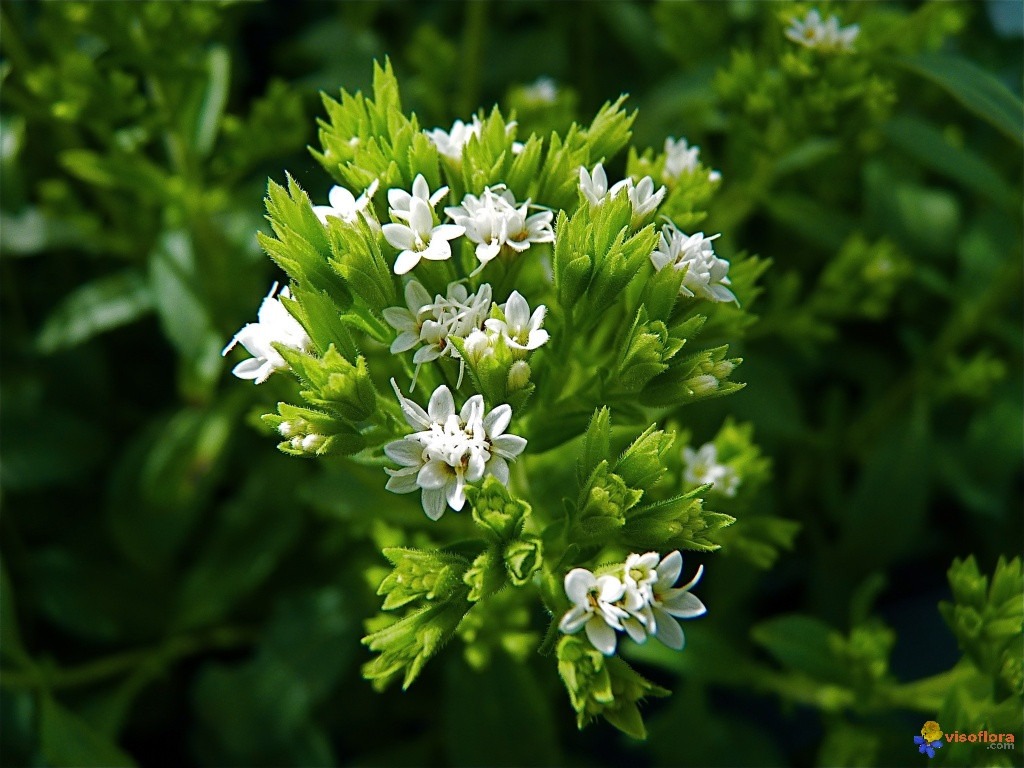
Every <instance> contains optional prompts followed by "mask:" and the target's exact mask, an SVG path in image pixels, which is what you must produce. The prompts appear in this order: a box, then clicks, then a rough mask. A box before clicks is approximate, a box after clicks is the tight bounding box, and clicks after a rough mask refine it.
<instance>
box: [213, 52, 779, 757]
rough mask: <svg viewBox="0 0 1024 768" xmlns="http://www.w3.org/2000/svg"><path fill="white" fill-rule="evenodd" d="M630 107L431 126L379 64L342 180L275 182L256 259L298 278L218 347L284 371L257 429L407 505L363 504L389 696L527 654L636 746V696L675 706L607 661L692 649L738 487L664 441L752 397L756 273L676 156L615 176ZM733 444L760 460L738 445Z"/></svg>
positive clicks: (341, 108)
mask: <svg viewBox="0 0 1024 768" xmlns="http://www.w3.org/2000/svg"><path fill="white" fill-rule="evenodd" d="M624 100H625V98H624V97H623V98H619V99H618V100H616V101H614V102H611V103H606V104H605V105H604V107H602V108H601V110H600V111H599V112H598V114H597V115H596V117H595V118H594V119H593V121H592V122H591V123H590V124H589V126H586V127H583V126H580V125H577V124H573V125H572V126H571V127H570V128H569V129H568V131H566V132H565V133H564V134H559V133H552V134H551V135H550V136H549V137H542V136H538V135H534V134H531V135H529V136H519V135H518V133H517V124H516V122H515V121H514V120H510V119H506V117H505V116H504V115H503V114H502V113H501V111H500V110H499V109H498V108H494V109H493V110H491V111H490V112H489V113H484V112H480V113H478V114H475V115H469V116H467V117H466V119H464V120H459V121H457V122H456V123H455V124H454V125H453V126H452V127H451V128H450V129H444V128H435V129H433V130H425V129H424V128H423V126H421V125H420V124H419V121H418V120H417V118H416V116H415V115H411V116H407V115H405V114H404V113H403V111H402V107H401V102H400V99H399V90H398V85H397V82H396V79H395V76H394V74H393V72H392V69H391V65H390V62H386V63H385V64H384V66H379V65H378V66H375V69H374V82H373V93H372V96H365V95H363V94H361V93H358V92H357V93H354V94H353V93H348V92H346V91H342V92H341V97H340V100H335V99H333V98H330V97H326V96H325V98H324V105H325V108H326V112H327V117H326V119H323V120H321V121H320V133H319V138H320V148H319V149H316V150H314V151H313V154H314V156H315V157H316V159H317V160H318V161H319V162H320V164H321V165H322V166H323V168H324V169H325V170H326V171H327V172H328V174H330V176H331V177H332V178H333V180H334V182H335V183H336V186H334V187H333V188H332V189H330V190H327V189H326V188H327V184H326V183H325V184H324V188H323V189H322V190H314V191H313V192H312V194H310V193H309V192H307V191H305V190H303V189H302V188H301V187H300V186H299V184H298V183H297V182H296V181H295V180H294V179H292V178H289V179H288V182H287V184H286V185H284V186H281V185H278V184H276V183H273V182H272V183H271V185H270V188H269V194H268V198H267V211H268V219H269V221H270V224H271V227H272V229H273V235H272V236H271V235H261V236H260V242H261V243H262V245H263V247H264V249H265V250H266V251H267V253H268V254H269V255H270V256H271V258H273V260H274V261H275V262H276V263H277V264H278V265H279V266H280V267H281V269H283V270H284V272H285V273H286V275H287V277H288V279H289V285H288V286H287V287H286V288H283V289H281V290H280V291H277V286H275V287H274V288H273V289H272V290H271V292H270V294H268V295H267V296H266V298H264V299H263V303H262V304H261V306H260V310H259V317H258V322H256V323H251V324H249V325H246V326H245V327H244V328H243V329H241V330H240V331H239V332H238V334H237V335H236V336H235V338H234V339H233V340H232V341H231V343H230V344H229V345H228V347H227V348H226V349H225V353H228V352H230V350H231V349H232V348H233V347H235V346H236V345H237V346H241V347H244V348H245V350H246V351H247V352H248V353H249V355H250V357H248V358H246V359H242V360H241V361H240V362H238V364H237V366H236V367H235V369H234V372H235V374H236V375H237V376H239V377H240V378H243V379H252V380H253V381H255V382H256V383H257V384H259V383H261V382H263V381H266V380H267V379H268V378H269V377H271V376H275V375H283V376H285V377H291V378H292V379H293V380H294V382H295V385H294V386H293V387H292V388H291V389H290V390H288V391H289V392H290V395H289V396H288V397H287V399H285V400H282V401H281V402H279V403H278V404H277V407H276V410H275V411H274V412H272V413H267V414H265V415H263V417H262V421H263V423H264V425H265V427H266V428H267V431H268V432H269V431H272V432H273V433H274V434H276V435H277V437H278V438H279V440H280V442H279V444H278V445H279V448H280V449H281V450H282V451H284V452H285V453H288V454H291V455H294V456H297V457H308V458H314V457H319V458H324V459H327V460H333V461H344V462H350V463H352V464H355V465H362V466H364V467H368V468H371V470H372V471H373V472H375V473H376V475H377V478H378V480H377V482H378V483H379V484H380V485H382V486H384V487H386V489H387V490H388V491H391V492H392V493H393V494H394V495H393V496H389V497H388V502H387V506H388V507H389V509H388V510H382V509H366V510H365V513H366V514H367V515H369V516H373V515H380V514H383V515H386V517H387V520H388V521H389V523H391V532H390V534H389V539H390V541H391V544H390V545H389V546H383V547H381V556H382V558H384V559H386V560H387V561H388V562H389V563H390V564H391V566H392V569H391V570H390V571H389V572H387V573H386V575H385V576H384V577H383V578H382V579H381V580H380V581H379V586H378V588H377V594H378V595H380V596H381V597H382V598H383V602H382V605H381V613H380V615H378V616H376V617H374V618H372V619H370V620H368V621H367V628H368V634H367V635H366V637H365V638H364V639H363V643H364V644H365V645H366V646H367V647H368V648H369V650H370V651H371V652H372V653H373V654H374V655H373V658H372V660H371V661H369V662H368V663H366V664H365V666H364V667H363V675H364V677H365V678H366V679H368V680H370V681H371V682H372V683H373V685H374V686H375V687H377V688H383V687H385V686H387V685H388V684H390V683H392V682H395V681H400V682H401V684H402V686H403V687H408V686H409V685H411V684H412V683H413V682H414V680H415V679H416V677H417V676H418V675H419V674H420V673H421V671H422V670H423V668H424V665H425V664H426V663H427V662H428V661H429V660H430V659H431V658H432V657H433V656H434V655H436V654H437V653H438V652H439V651H440V650H441V649H442V647H443V646H445V645H446V644H447V643H449V642H450V641H452V640H454V639H456V638H461V639H462V640H463V641H464V642H465V643H466V645H467V658H469V659H470V660H471V661H474V660H475V663H477V664H483V663H486V660H487V658H488V656H489V654H491V653H493V652H494V651H495V650H497V649H498V648H503V649H504V650H505V651H506V652H508V653H510V654H512V655H513V657H515V658H518V659H523V658H525V656H526V655H528V654H530V653H531V652H532V651H534V650H539V651H540V653H542V654H545V655H547V656H550V657H551V662H550V663H551V667H552V668H553V669H557V672H558V674H559V675H560V676H561V679H562V681H563V682H564V684H565V687H566V689H567V691H568V694H569V700H570V702H571V704H572V707H573V708H574V710H575V711H576V715H577V721H578V724H579V726H580V727H583V726H584V725H585V724H586V723H587V722H589V721H590V720H592V719H594V718H595V717H597V716H598V715H600V716H602V717H604V718H605V719H606V720H608V721H609V722H610V723H612V724H613V725H614V726H616V727H617V728H619V729H621V730H623V731H625V732H626V733H629V734H631V735H633V736H636V737H643V736H644V733H645V731H644V726H643V722H642V720H641V717H640V714H639V710H638V706H637V705H638V703H639V701H640V700H641V699H643V698H644V697H647V696H664V695H667V694H668V691H667V690H665V689H664V688H662V687H660V686H658V685H655V684H654V683H652V682H650V681H648V680H647V679H645V678H644V677H643V676H642V675H641V674H639V673H638V672H637V671H635V670H634V669H633V668H632V667H631V666H630V665H629V664H628V663H627V662H626V661H625V660H623V659H622V658H621V656H620V655H618V654H617V649H618V648H619V647H620V645H621V644H624V643H639V644H642V643H645V642H648V641H649V640H650V639H651V638H656V639H657V640H658V641H660V642H661V643H663V644H665V645H666V646H668V647H670V648H674V649H677V650H682V648H683V645H684V634H683V630H682V628H681V626H680V624H679V620H680V619H682V620H688V619H692V618H696V617H698V616H701V615H702V614H704V613H705V610H706V609H705V606H704V604H703V603H702V602H701V601H700V599H699V598H698V597H697V596H696V595H695V594H694V593H693V590H694V589H695V588H697V589H699V585H698V580H699V579H700V578H701V575H702V573H703V565H697V564H695V563H694V562H693V559H692V558H687V559H686V561H685V562H684V559H683V556H682V554H681V552H682V551H689V552H696V553H711V552H714V551H716V550H717V549H719V547H720V546H721V541H722V540H723V536H724V529H726V527H727V526H730V525H731V524H733V523H734V522H735V521H736V519H735V518H734V517H733V516H730V515H727V514H724V513H719V512H714V511H711V510H709V509H706V508H705V505H704V498H705V496H707V495H708V494H709V493H710V492H712V491H715V490H718V491H720V492H721V493H723V494H725V495H735V493H736V483H737V478H736V477H735V476H733V477H732V478H731V479H729V480H728V481H727V480H726V477H725V476H724V475H723V474H721V473H719V472H716V471H714V470H711V469H709V468H708V466H705V467H704V468H703V469H698V468H695V467H694V462H693V460H691V459H687V460H686V461H687V462H688V464H687V463H684V450H683V448H684V446H683V445H682V444H680V443H677V441H676V436H675V434H674V432H673V431H672V430H670V429H667V428H665V426H664V425H665V424H666V423H669V422H671V423H672V424H673V425H675V426H677V427H678V426H679V425H682V424H685V421H686V413H687V411H686V409H685V407H688V406H691V405H694V404H697V403H698V402H700V401H703V400H706V399H708V398H714V397H720V396H723V395H727V394H730V393H732V392H734V391H736V390H737V389H739V388H740V387H741V386H742V384H739V383H737V382H735V381H734V380H733V378H732V377H733V373H734V370H735V368H736V366H737V365H739V363H740V360H739V358H737V357H736V356H735V355H734V353H733V352H732V351H731V347H730V343H735V341H736V340H737V339H738V338H739V337H740V336H741V335H742V332H743V330H744V328H745V327H746V326H747V325H748V324H749V322H750V321H751V316H750V315H749V314H748V308H749V306H750V303H751V302H752V301H753V299H754V298H755V296H756V294H757V288H756V280H757V277H758V276H759V274H760V273H761V272H762V271H763V269H764V267H765V264H764V263H763V262H762V261H760V260H759V259H757V258H756V257H747V256H745V255H744V254H742V253H729V254H728V259H727V258H723V255H720V254H719V253H717V252H716V251H715V245H716V243H715V239H716V237H717V234H705V233H704V232H701V231H698V227H699V224H700V221H701V220H702V219H703V217H704V215H705V214H704V207H706V206H707V205H708V204H709V203H710V202H711V199H712V198H713V195H714V192H715V189H716V184H717V183H718V178H719V177H718V175H717V174H693V173H683V172H682V171H680V170H677V169H676V168H677V166H679V165H680V163H685V158H681V156H680V153H681V152H684V151H685V143H684V144H683V146H682V147H681V149H676V148H674V147H673V146H669V147H668V154H667V155H666V156H660V157H658V158H655V159H653V161H652V162H653V164H654V167H656V168H657V169H658V173H657V174H656V175H655V176H652V175H643V176H642V177H641V176H640V175H639V174H633V175H629V176H627V177H626V178H624V179H622V180H617V181H615V182H614V183H612V182H611V180H610V179H609V176H608V172H607V171H606V169H605V167H604V163H606V162H607V161H608V160H610V159H611V158H613V157H614V156H615V155H616V154H617V153H619V152H620V151H621V150H622V149H623V148H625V147H626V145H627V144H628V142H629V139H630V128H631V125H632V123H633V120H634V118H635V116H636V115H635V113H632V114H630V113H627V112H626V111H625V110H624V108H623V103H624ZM666 168H668V169H669V170H668V171H667V172H666V171H665V169H666ZM324 198H326V199H327V201H328V202H329V205H316V204H314V203H315V202H318V201H319V200H322V199H324ZM727 429H736V427H735V426H728V427H727ZM741 431H742V430H741ZM727 442H728V440H727V439H724V438H723V445H722V450H723V458H740V459H743V460H744V461H747V462H751V461H752V462H754V463H755V464H757V461H758V460H757V451H756V448H752V447H751V445H750V444H749V432H748V433H746V435H745V437H743V438H741V439H740V440H739V442H740V443H742V444H743V447H741V448H740V449H739V450H734V451H733V455H731V456H725V454H726V453H727V452H728V451H729V450H730V449H729V448H727V447H726V445H725V444H726V443H727ZM734 442H735V441H734ZM751 450H753V454H750V451H751ZM705 454H706V451H705ZM740 454H743V456H740ZM686 455H687V456H688V455H689V454H686ZM744 456H745V458H744ZM712 458H713V457H712ZM761 463H762V465H763V461H762V462H761ZM759 466H760V465H759ZM763 469H764V467H763V466H761V471H762V474H763ZM756 474H757V473H756V472H755V473H752V475H751V478H750V482H751V483H753V482H754V479H755V478H754V475H756ZM709 498H710V497H709ZM425 523H426V524H425ZM738 528H739V529H742V523H741V524H740V525H739V526H738ZM752 535H753V538H754V539H756V538H757V536H756V533H755V534H752ZM738 538H740V539H742V536H740V537H738ZM748 538H749V537H748ZM374 543H376V544H377V545H378V546H380V544H381V537H377V538H376V539H375V540H374ZM707 578H709V579H713V578H714V568H713V566H711V567H710V569H709V576H708V577H707ZM683 582H684V583H683ZM516 606H524V607H525V608H526V611H525V612H521V613H518V618H517V619H515V621H514V622H512V623H511V624H510V623H509V620H510V617H512V616H515V615H517V611H518V609H517V608H516ZM503 622H504V623H505V626H504V627H502V623H503ZM491 623H493V624H494V626H492V627H488V625H489V624H491ZM488 628H490V629H491V630H492V631H491V632H490V633H488V632H487V629H488ZM495 629H497V630H498V631H494V630H495ZM502 630H504V631H502ZM488 634H489V635H490V636H491V637H492V640H491V645H492V647H491V648H490V649H481V647H480V645H481V642H480V639H481V637H486V636H488ZM541 634H543V638H542V639H541ZM485 645H486V644H485ZM469 649H475V650H474V651H473V652H472V653H470V652H469Z"/></svg>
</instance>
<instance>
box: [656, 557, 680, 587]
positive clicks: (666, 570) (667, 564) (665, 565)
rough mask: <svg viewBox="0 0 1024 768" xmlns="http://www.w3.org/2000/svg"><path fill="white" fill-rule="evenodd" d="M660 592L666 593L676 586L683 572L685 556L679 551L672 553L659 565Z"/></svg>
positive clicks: (658, 585)
mask: <svg viewBox="0 0 1024 768" xmlns="http://www.w3.org/2000/svg"><path fill="white" fill-rule="evenodd" d="M657 570H658V581H657V589H658V591H665V590H667V589H671V588H672V587H673V586H675V583H676V581H677V580H678V579H679V574H680V573H682V572H683V556H682V555H681V554H679V550H678V549H677V550H675V551H674V552H670V553H669V554H667V555H665V557H664V558H662V561H661V562H660V563H658V569H657Z"/></svg>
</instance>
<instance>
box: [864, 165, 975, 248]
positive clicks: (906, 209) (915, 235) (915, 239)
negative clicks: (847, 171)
mask: <svg viewBox="0 0 1024 768" xmlns="http://www.w3.org/2000/svg"><path fill="white" fill-rule="evenodd" d="M864 186H865V196H866V200H865V207H866V209H867V211H866V218H867V221H868V223H869V226H871V227H872V228H874V229H876V230H878V231H879V232H881V233H883V234H885V235H888V236H890V237H892V238H893V239H895V240H897V241H898V242H899V243H900V244H901V245H903V246H904V247H906V248H907V249H908V250H913V251H914V252H920V253H926V254H929V255H935V256H937V255H944V254H949V253H951V252H953V250H954V249H955V246H956V243H957V233H958V231H959V229H960V204H959V202H958V200H957V198H956V197H955V196H954V195H953V194H951V193H950V192H947V191H946V190H944V189H938V188H935V187H926V186H923V185H920V184H915V183H913V182H910V181H905V180H902V179H900V178H898V177H897V176H896V175H895V174H894V173H893V172H892V170H891V169H889V168H888V167H886V166H885V165H883V164H882V163H881V162H871V163H868V165H867V166H866V167H865V169H864Z"/></svg>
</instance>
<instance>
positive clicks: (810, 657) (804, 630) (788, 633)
mask: <svg viewBox="0 0 1024 768" xmlns="http://www.w3.org/2000/svg"><path fill="white" fill-rule="evenodd" d="M750 634H751V637H753V639H754V641H755V642H757V643H758V644H759V645H761V646H762V647H764V648H765V649H766V650H767V651H768V652H769V653H770V654H771V655H772V656H774V657H775V659H776V660H777V661H778V662H779V663H780V664H782V665H783V666H784V667H786V668H788V669H791V670H793V671H795V672H803V673H804V674H807V675H810V676H811V677H812V678H814V679H816V680H837V679H841V678H842V672H843V670H842V669H841V668H840V666H839V664H840V662H839V660H838V659H837V658H836V655H835V654H834V653H833V651H832V647H831V643H832V642H833V640H832V638H833V637H837V636H838V633H837V632H836V631H835V630H833V629H832V628H831V627H830V626H828V625H827V624H825V623H824V622H823V621H821V620H820V619H816V618H814V617H812V616H802V615H798V614H790V615H786V616H777V617H775V618H773V619H769V620H768V621H762V622H761V623H760V624H757V625H756V626H755V627H754V628H753V629H752V630H751V632H750Z"/></svg>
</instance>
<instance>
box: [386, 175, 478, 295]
mask: <svg viewBox="0 0 1024 768" xmlns="http://www.w3.org/2000/svg"><path fill="white" fill-rule="evenodd" d="M447 193H448V187H441V189H439V190H437V192H435V193H434V194H433V195H431V194H430V189H429V187H428V186H427V182H426V179H424V178H423V175H422V174H420V175H418V176H417V177H416V179H415V181H413V185H412V194H409V193H408V192H406V191H405V190H404V189H391V190H388V203H389V204H390V206H391V215H392V217H393V218H396V219H399V220H401V221H406V222H408V223H407V224H398V223H391V224H385V225H384V227H383V231H384V238H385V239H386V240H387V241H388V243H390V244H391V245H392V246H393V247H395V248H399V249H401V251H402V252H401V253H400V254H398V259H397V260H396V261H395V274H396V275H404V274H405V273H406V272H408V271H410V270H411V269H412V268H413V267H415V266H416V265H417V264H419V262H420V259H428V260H431V261H445V260H446V259H450V258H451V256H452V248H451V244H450V243H449V242H448V241H449V240H454V239H455V238H456V237H459V236H460V235H462V234H464V233H465V231H466V230H465V228H463V227H460V226H457V225H455V224H440V225H438V226H434V206H435V205H437V203H438V201H440V200H441V198H442V197H444V196H445V195H446V194H447Z"/></svg>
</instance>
